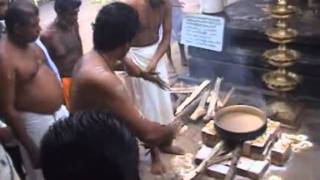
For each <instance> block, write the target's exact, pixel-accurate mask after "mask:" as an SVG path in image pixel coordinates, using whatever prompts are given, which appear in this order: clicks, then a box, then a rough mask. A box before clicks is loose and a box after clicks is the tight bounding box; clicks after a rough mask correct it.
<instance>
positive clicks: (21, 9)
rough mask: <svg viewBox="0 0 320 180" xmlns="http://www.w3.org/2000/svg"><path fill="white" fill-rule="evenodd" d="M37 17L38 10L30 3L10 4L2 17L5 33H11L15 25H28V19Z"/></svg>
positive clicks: (17, 2)
mask: <svg viewBox="0 0 320 180" xmlns="http://www.w3.org/2000/svg"><path fill="white" fill-rule="evenodd" d="M38 15H39V9H38V8H37V6H35V5H34V4H32V3H30V2H27V1H14V2H13V3H10V5H9V8H8V10H7V12H6V14H5V17H4V20H5V24H6V28H7V32H8V33H11V32H13V29H14V26H15V25H16V24H18V25H22V26H25V25H28V24H29V23H30V17H33V16H38Z"/></svg>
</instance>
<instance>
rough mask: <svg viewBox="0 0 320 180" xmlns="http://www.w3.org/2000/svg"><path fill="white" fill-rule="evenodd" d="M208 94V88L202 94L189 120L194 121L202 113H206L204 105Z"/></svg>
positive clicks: (201, 115)
mask: <svg viewBox="0 0 320 180" xmlns="http://www.w3.org/2000/svg"><path fill="white" fill-rule="evenodd" d="M209 95H210V89H209V90H207V91H206V92H204V93H203V94H202V96H201V101H200V103H199V105H198V107H197V108H196V110H195V111H194V112H193V113H192V114H191V116H190V119H191V120H193V121H196V120H198V119H199V118H201V117H203V116H204V115H206V113H207V110H206V107H205V105H206V101H207V99H208V97H209Z"/></svg>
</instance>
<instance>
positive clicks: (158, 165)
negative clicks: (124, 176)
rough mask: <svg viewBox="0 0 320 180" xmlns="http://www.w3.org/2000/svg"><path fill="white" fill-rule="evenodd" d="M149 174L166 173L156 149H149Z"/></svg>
mask: <svg viewBox="0 0 320 180" xmlns="http://www.w3.org/2000/svg"><path fill="white" fill-rule="evenodd" d="M150 153H151V173H152V174H163V173H165V172H166V167H165V165H164V164H163V163H162V161H161V154H160V151H159V149H158V148H157V147H153V148H151V151H150Z"/></svg>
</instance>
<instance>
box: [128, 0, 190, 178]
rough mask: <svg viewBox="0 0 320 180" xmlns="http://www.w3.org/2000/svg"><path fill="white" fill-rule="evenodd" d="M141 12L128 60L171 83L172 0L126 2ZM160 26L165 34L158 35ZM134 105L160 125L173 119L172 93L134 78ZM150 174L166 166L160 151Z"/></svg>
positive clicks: (175, 150) (154, 154)
mask: <svg viewBox="0 0 320 180" xmlns="http://www.w3.org/2000/svg"><path fill="white" fill-rule="evenodd" d="M123 2H125V3H126V4H128V5H130V6H132V7H133V8H134V9H136V10H137V11H138V14H139V21H140V28H139V30H138V32H137V34H136V36H135V37H134V39H133V41H132V43H131V45H132V46H133V47H132V48H131V49H130V50H129V53H128V55H127V59H128V60H129V61H131V62H132V63H134V64H135V65H137V66H138V67H139V68H140V69H142V70H143V71H145V72H147V73H158V74H159V76H160V77H161V78H162V79H163V80H164V81H168V74H167V68H166V64H165V61H164V60H163V55H164V54H165V53H166V51H167V50H168V48H169V45H170V38H171V2H170V0H123ZM160 27H161V28H162V34H159V32H160V31H159V30H160ZM129 86H130V87H131V88H132V92H133V94H134V98H135V103H136V104H137V105H138V107H139V109H140V110H141V111H142V113H143V114H145V115H146V117H148V118H149V119H151V120H154V121H155V122H158V123H161V124H168V123H170V121H171V120H172V119H173V107H172V102H171V98H170V93H169V92H166V91H165V90H163V89H160V88H159V87H158V86H155V85H154V84H152V83H150V82H147V81H145V80H143V79H138V78H132V79H131V82H130V85H129ZM160 150H162V151H163V152H166V153H171V154H183V153H184V152H183V150H182V149H180V148H178V147H174V146H170V147H162V148H161V149H160ZM151 157H152V166H151V172H152V173H154V174H161V173H164V172H165V166H164V165H163V164H162V162H161V159H160V152H159V149H158V148H152V150H151Z"/></svg>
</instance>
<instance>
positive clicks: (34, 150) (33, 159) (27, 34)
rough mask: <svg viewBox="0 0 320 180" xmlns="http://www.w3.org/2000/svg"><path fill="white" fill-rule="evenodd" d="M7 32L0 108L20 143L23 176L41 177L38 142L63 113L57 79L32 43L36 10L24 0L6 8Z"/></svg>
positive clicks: (0, 53)
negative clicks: (24, 170)
mask: <svg viewBox="0 0 320 180" xmlns="http://www.w3.org/2000/svg"><path fill="white" fill-rule="evenodd" d="M5 24H6V28H7V34H6V35H5V36H4V37H3V38H2V40H1V41H0V47H1V49H0V112H1V113H2V116H3V117H4V118H5V119H6V121H7V123H8V125H9V126H10V127H11V129H12V130H13V133H14V135H15V137H16V138H17V139H18V140H19V142H20V143H21V151H22V157H23V162H24V166H25V168H26V179H27V180H38V179H43V177H42V174H41V171H40V170H35V168H38V167H39V155H40V154H39V145H40V141H41V139H42V137H43V134H44V133H45V132H46V130H47V129H48V127H49V126H50V125H51V124H52V123H53V122H54V121H56V120H58V119H59V118H61V117H63V116H67V115H68V112H67V111H66V109H65V107H64V106H63V105H62V104H63V95H62V90H61V85H60V82H59V81H58V80H57V78H56V77H55V75H54V73H53V72H52V71H51V70H50V69H49V67H48V66H47V65H46V64H45V61H44V56H43V54H42V52H41V50H40V49H39V48H38V47H37V46H36V45H35V44H34V41H35V40H36V39H37V37H38V36H39V32H40V26H39V11H38V8H37V7H36V6H34V5H33V4H31V3H28V2H13V3H12V4H11V5H10V7H9V9H8V10H7V12H6V16H5Z"/></svg>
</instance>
